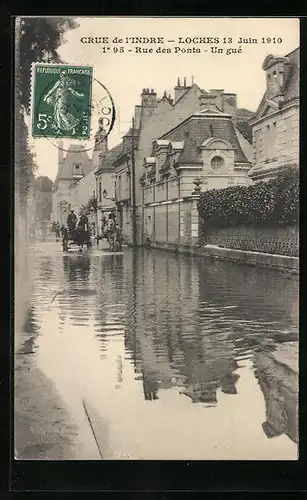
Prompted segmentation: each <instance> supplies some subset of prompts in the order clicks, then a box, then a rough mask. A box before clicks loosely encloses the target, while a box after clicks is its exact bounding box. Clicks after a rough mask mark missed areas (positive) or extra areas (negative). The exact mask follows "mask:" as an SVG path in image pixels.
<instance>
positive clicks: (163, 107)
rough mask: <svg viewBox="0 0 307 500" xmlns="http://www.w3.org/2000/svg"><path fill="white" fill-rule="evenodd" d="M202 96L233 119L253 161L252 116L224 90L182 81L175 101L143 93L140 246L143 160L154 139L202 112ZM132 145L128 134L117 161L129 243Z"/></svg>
mask: <svg viewBox="0 0 307 500" xmlns="http://www.w3.org/2000/svg"><path fill="white" fill-rule="evenodd" d="M200 96H202V99H203V101H206V103H207V104H208V106H210V105H213V106H215V108H216V109H217V110H218V111H220V112H224V113H227V114H229V115H231V117H232V121H233V122H234V123H236V124H237V127H236V131H235V133H236V135H237V138H238V141H239V143H240V145H241V148H242V149H243V151H244V154H245V155H246V157H247V159H251V158H249V156H250V154H251V152H250V151H251V148H250V140H251V138H250V136H251V134H250V132H249V130H250V129H249V126H248V123H247V120H248V118H250V117H251V116H252V112H250V111H248V110H245V109H240V108H237V98H236V95H235V94H232V93H225V92H224V91H223V90H221V89H213V90H210V91H209V92H207V91H205V90H203V89H201V88H200V87H199V86H198V85H197V84H196V83H194V82H192V83H191V85H187V82H186V79H184V82H183V85H182V84H181V83H180V80H179V78H178V82H177V86H176V87H175V89H174V99H172V98H171V97H170V95H167V94H166V92H165V93H164V95H163V97H162V98H161V99H158V98H157V94H156V92H155V91H154V90H153V89H148V88H147V89H143V92H142V94H141V105H137V106H135V113H134V121H135V130H134V147H135V154H134V156H135V181H136V182H135V185H136V224H137V242H138V243H139V244H140V243H141V242H142V203H143V199H142V198H143V188H142V185H141V183H140V179H141V178H142V177H143V174H144V158H148V157H151V153H152V142H153V141H154V140H155V139H158V138H159V137H161V136H162V135H163V134H166V133H167V132H169V131H171V130H172V129H173V128H174V127H176V126H178V125H179V124H180V123H182V122H183V121H184V120H186V119H187V118H188V117H189V116H191V115H192V114H193V113H195V112H198V111H199V109H200V99H199V98H200ZM131 142H132V141H131V131H129V132H128V133H127V135H126V136H125V137H124V140H123V143H124V145H123V155H122V156H121V157H120V158H118V159H117V161H116V178H117V202H118V207H119V212H120V214H121V215H120V217H121V218H122V220H123V231H124V234H125V235H126V237H128V239H129V238H131V231H132V222H131V197H130V198H129V196H128V192H129V189H130V185H131ZM129 144H130V148H129ZM129 149H130V151H129ZM119 177H120V179H119ZM118 182H119V184H120V187H119V186H118Z"/></svg>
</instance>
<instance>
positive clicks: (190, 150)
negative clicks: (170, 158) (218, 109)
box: [161, 111, 248, 164]
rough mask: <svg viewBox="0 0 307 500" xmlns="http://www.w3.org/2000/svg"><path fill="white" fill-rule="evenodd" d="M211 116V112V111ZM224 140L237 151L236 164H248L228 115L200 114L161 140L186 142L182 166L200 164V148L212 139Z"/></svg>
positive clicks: (181, 159)
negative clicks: (207, 140)
mask: <svg viewBox="0 0 307 500" xmlns="http://www.w3.org/2000/svg"><path fill="white" fill-rule="evenodd" d="M210 114H211V111H210ZM210 137H214V138H215V139H224V140H225V141H227V142H230V144H231V145H232V146H233V147H234V149H235V162H238V163H248V160H247V158H246V157H245V155H244V153H243V151H242V149H241V146H240V144H239V142H238V139H237V136H236V133H235V129H234V124H233V122H232V120H231V119H230V118H227V115H224V114H223V113H219V114H216V116H210V115H207V116H206V115H205V114H204V115H203V116H201V115H200V114H199V113H196V114H195V115H192V116H191V117H189V118H188V119H187V120H185V121H184V122H182V123H181V124H180V125H178V126H177V127H175V128H174V129H173V130H171V131H170V132H168V133H167V134H165V135H163V136H162V137H161V139H168V140H169V141H171V142H179V141H184V148H183V151H182V153H181V155H180V163H181V164H193V163H194V164H195V163H196V164H200V163H202V154H201V149H200V146H201V145H202V143H203V142H204V141H205V140H206V139H208V138H210Z"/></svg>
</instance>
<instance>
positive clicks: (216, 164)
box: [211, 156, 225, 170]
mask: <svg viewBox="0 0 307 500" xmlns="http://www.w3.org/2000/svg"><path fill="white" fill-rule="evenodd" d="M224 163H225V162H224V160H223V158H222V157H221V156H214V157H213V158H212V160H211V167H212V168H213V169H214V170H218V169H219V168H222V167H223V166H224Z"/></svg>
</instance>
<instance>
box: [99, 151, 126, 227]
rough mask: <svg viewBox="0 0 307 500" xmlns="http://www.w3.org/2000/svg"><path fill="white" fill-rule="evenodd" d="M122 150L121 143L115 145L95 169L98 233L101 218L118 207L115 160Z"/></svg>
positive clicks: (101, 157) (101, 158)
mask: <svg viewBox="0 0 307 500" xmlns="http://www.w3.org/2000/svg"><path fill="white" fill-rule="evenodd" d="M120 152H121V144H119V145H117V146H115V147H114V148H112V149H110V150H109V151H107V152H106V154H102V155H101V156H100V162H99V166H98V168H97V169H95V170H94V175H95V190H96V197H97V205H98V212H97V227H98V233H100V229H101V219H102V218H103V216H104V214H107V212H109V211H110V210H115V209H116V204H115V199H116V194H115V190H116V176H115V167H114V161H115V159H116V158H117V156H118V155H119V154H120Z"/></svg>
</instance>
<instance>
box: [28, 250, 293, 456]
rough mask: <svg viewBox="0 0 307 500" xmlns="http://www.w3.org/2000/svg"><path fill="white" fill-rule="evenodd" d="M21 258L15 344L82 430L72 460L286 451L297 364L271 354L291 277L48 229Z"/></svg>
mask: <svg viewBox="0 0 307 500" xmlns="http://www.w3.org/2000/svg"><path fill="white" fill-rule="evenodd" d="M29 265H30V266H31V269H33V278H34V286H33V290H32V293H31V295H30V297H29V304H30V306H29V312H28V323H29V324H28V328H27V330H28V332H29V335H28V338H27V343H26V344H24V345H23V349H26V350H28V351H29V352H30V353H33V356H34V357H35V360H36V364H37V366H38V368H39V369H40V370H41V371H42V372H43V373H44V374H45V375H46V376H47V377H48V379H50V380H51V381H52V382H53V383H54V384H55V387H56V388H57V390H58V391H59V393H60V394H61V397H62V398H63V400H64V401H65V404H67V406H68V408H69V411H70V412H71V415H73V417H74V423H75V425H77V426H78V427H79V435H81V437H82V435H83V439H84V440H85V441H88V443H87V446H84V456H82V458H83V459H85V460H86V459H92V458H93V457H94V455H95V454H96V455H97V454H98V453H99V456H101V457H102V458H103V459H116V458H119V459H175V460H198V459H200V460H207V459H208V460H223V459H225V460H295V459H296V458H297V447H298V446H297V441H298V438H297V417H296V415H297V391H298V387H297V384H298V381H297V373H296V372H295V371H293V370H292V369H291V368H289V367H288V366H286V365H285V364H284V363H282V362H280V361H279V359H278V356H275V357H274V352H276V347H277V349H278V347H279V346H280V345H287V344H285V343H284V341H287V342H288V341H291V342H290V344H289V345H290V346H291V345H293V344H296V345H297V338H298V278H297V277H295V276H290V275H285V274H281V273H279V272H277V271H273V270H267V269H259V268H253V267H248V266H240V265H236V264H230V263H224V262H211V261H206V260H205V259H203V258H192V257H189V256H184V255H175V254H172V253H168V252H164V251H159V250H156V251H154V250H146V249H139V250H137V251H136V252H133V251H132V250H131V249H128V248H125V249H124V251H123V252H122V253H118V254H110V253H108V252H107V251H104V250H101V249H100V250H97V249H92V250H90V251H89V252H86V251H85V252H84V253H82V254H79V253H74V252H71V253H63V252H62V249H61V245H60V244H59V243H55V242H53V241H52V242H51V241H48V242H44V243H38V244H37V245H35V246H33V248H32V251H31V255H30V264H29ZM280 342H282V344H280ZM25 376H26V375H25ZM93 436H94V438H95V441H94V440H93ZM90 440H92V442H91V443H89V441H90ZM95 446H96V448H97V449H96V450H94V451H93V452H88V453H89V454H88V455H87V451H86V450H90V449H93V447H95ZM33 458H35V457H33ZM78 458H80V457H78ZM96 458H97V457H96Z"/></svg>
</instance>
